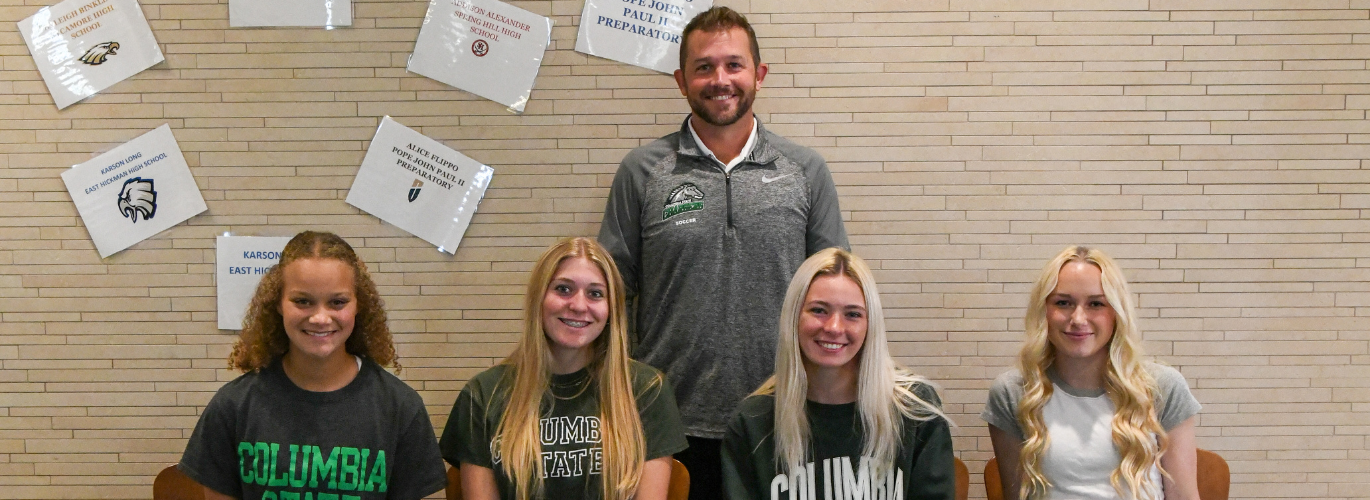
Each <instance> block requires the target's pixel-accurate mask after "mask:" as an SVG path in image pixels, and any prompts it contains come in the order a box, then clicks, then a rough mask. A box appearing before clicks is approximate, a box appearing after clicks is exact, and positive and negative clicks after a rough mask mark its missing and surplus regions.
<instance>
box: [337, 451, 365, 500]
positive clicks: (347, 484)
mask: <svg viewBox="0 0 1370 500" xmlns="http://www.w3.org/2000/svg"><path fill="white" fill-rule="evenodd" d="M340 448H342V456H341V458H342V460H340V461H339V462H338V487H337V489H340V490H343V491H353V490H356V489H357V483H358V482H360V481H358V479H359V478H358V477H357V476H360V475H361V473H360V472H359V471H358V470H357V467H358V466H359V465H361V456H362V455H361V452H359V451H357V449H356V448H352V447H348V446H342V447H340ZM334 449H335V450H336V449H338V448H334Z"/></svg>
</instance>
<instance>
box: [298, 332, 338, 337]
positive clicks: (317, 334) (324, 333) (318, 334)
mask: <svg viewBox="0 0 1370 500" xmlns="http://www.w3.org/2000/svg"><path fill="white" fill-rule="evenodd" d="M305 333H308V334H309V335H310V336H312V337H327V336H328V334H329V333H333V332H305Z"/></svg>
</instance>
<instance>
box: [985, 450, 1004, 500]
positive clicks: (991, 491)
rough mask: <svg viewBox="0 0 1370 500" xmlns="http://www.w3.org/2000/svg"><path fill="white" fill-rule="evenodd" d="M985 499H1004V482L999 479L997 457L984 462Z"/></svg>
mask: <svg viewBox="0 0 1370 500" xmlns="http://www.w3.org/2000/svg"><path fill="white" fill-rule="evenodd" d="M985 500H1004V483H1003V482H1001V481H999V459H997V458H991V459H989V461H988V462H985Z"/></svg>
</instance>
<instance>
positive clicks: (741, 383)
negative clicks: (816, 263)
mask: <svg viewBox="0 0 1370 500" xmlns="http://www.w3.org/2000/svg"><path fill="white" fill-rule="evenodd" d="M767 69H768V68H767V66H766V64H764V63H762V62H761V54H760V49H759V48H758V46H757V42H756V33H755V32H753V31H752V27H751V25H750V24H748V23H747V18H745V17H743V16H742V15H741V14H739V13H737V12H735V11H733V10H732V9H729V8H727V7H714V8H712V9H709V10H707V11H704V12H702V13H700V14H699V15H698V16H696V17H695V18H694V19H693V20H691V21H690V23H689V24H687V25H686V26H685V31H684V36H683V37H682V39H681V44H680V69H679V70H676V72H675V80H676V85H678V86H679V87H680V93H681V95H684V96H685V99H686V100H687V101H689V103H690V111H691V113H690V116H689V117H688V118H686V119H685V122H684V123H683V124H681V126H680V131H678V132H675V133H673V134H671V135H668V136H666V137H663V138H661V139H658V140H656V141H654V142H652V143H651V144H648V145H646V146H642V147H639V148H637V149H634V150H633V151H632V152H631V153H629V154H628V156H627V157H625V158H624V159H623V162H622V163H621V164H620V165H619V168H618V173H617V174H615V176H614V184H613V187H612V188H611V189H610V191H609V202H608V206H606V207H605V208H604V223H603V225H602V226H601V227H600V231H599V241H600V243H602V244H604V246H605V247H606V248H608V249H609V251H610V253H612V254H613V255H614V260H615V261H616V262H617V263H618V267H619V270H620V271H621V272H622V273H623V279H624V281H625V282H626V283H625V285H627V289H628V293H629V295H630V296H632V295H636V297H637V301H636V319H637V334H638V345H637V347H636V348H635V349H634V351H633V357H634V358H636V359H638V360H641V361H643V362H645V363H648V364H650V365H652V366H654V367H656V368H658V369H660V370H661V371H663V372H665V374H666V377H667V378H668V379H669V380H670V382H671V384H672V385H674V386H675V389H676V401H677V402H678V403H679V404H680V413H681V416H682V417H683V420H684V423H685V433H686V435H687V437H688V439H689V442H690V448H689V449H688V450H686V451H684V452H682V453H680V454H678V455H676V459H678V460H680V461H681V462H682V463H684V464H685V466H686V467H687V468H688V469H689V470H690V477H691V481H690V498H691V499H711V500H712V499H717V498H722V497H723V493H722V487H721V483H722V479H721V472H720V468H721V467H720V464H719V446H720V444H721V442H722V438H723V433H724V430H725V428H726V426H727V423H728V421H729V419H731V417H732V414H733V411H734V410H735V409H736V408H737V404H738V403H739V402H740V401H742V398H743V397H745V396H746V395H747V394H749V393H751V391H753V390H755V389H756V388H757V386H759V385H760V384H761V383H762V382H763V381H765V380H766V379H767V378H768V377H770V376H771V373H772V372H773V371H774V366H775V346H776V332H777V324H778V318H779V317H780V306H781V301H782V299H783V298H784V296H785V289H786V287H787V286H788V285H789V281H790V277H791V276H793V275H794V272H795V270H796V269H798V268H799V264H800V263H802V262H803V261H804V259H805V258H807V257H808V256H809V255H811V254H813V253H814V252H817V251H819V250H822V249H824V248H828V247H833V246H840V247H844V248H845V247H847V246H848V245H847V233H846V230H845V229H843V227H842V214H841V212H839V211H838V207H837V190H836V188H835V187H834V186H833V182H832V176H831V174H829V173H828V167H827V164H826V163H825V162H824V161H823V158H822V157H820V156H818V154H817V153H815V152H814V151H812V150H810V149H808V148H805V147H803V146H799V145H796V144H794V143H792V142H790V141H788V140H785V139H784V138H782V137H780V136H778V135H775V134H774V133H771V132H769V131H767V130H766V129H765V128H764V127H762V126H761V122H760V121H758V120H757V119H756V117H755V116H753V115H752V101H753V100H754V99H755V98H756V91H757V90H759V89H760V88H761V82H762V81H764V80H765V79H766V71H767Z"/></svg>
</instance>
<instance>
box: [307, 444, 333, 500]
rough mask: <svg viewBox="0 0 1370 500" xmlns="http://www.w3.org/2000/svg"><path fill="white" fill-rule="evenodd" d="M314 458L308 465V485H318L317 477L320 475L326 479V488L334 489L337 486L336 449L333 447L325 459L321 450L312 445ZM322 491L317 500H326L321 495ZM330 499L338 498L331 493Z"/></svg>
mask: <svg viewBox="0 0 1370 500" xmlns="http://www.w3.org/2000/svg"><path fill="white" fill-rule="evenodd" d="M313 448H314V460H313V461H311V462H310V465H309V487H310V488H318V487H319V477H320V476H322V477H323V478H324V479H325V480H327V481H328V483H326V484H327V488H328V489H330V490H334V489H337V488H338V450H339V449H340V448H333V452H332V453H329V454H328V459H327V461H325V460H324V458H323V451H322V450H320V449H319V447H318V446H314V447H313ZM323 495H324V493H320V494H319V498H318V499H317V500H327V499H325V498H324V497H323ZM332 500H338V496H337V495H333V499H332Z"/></svg>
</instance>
